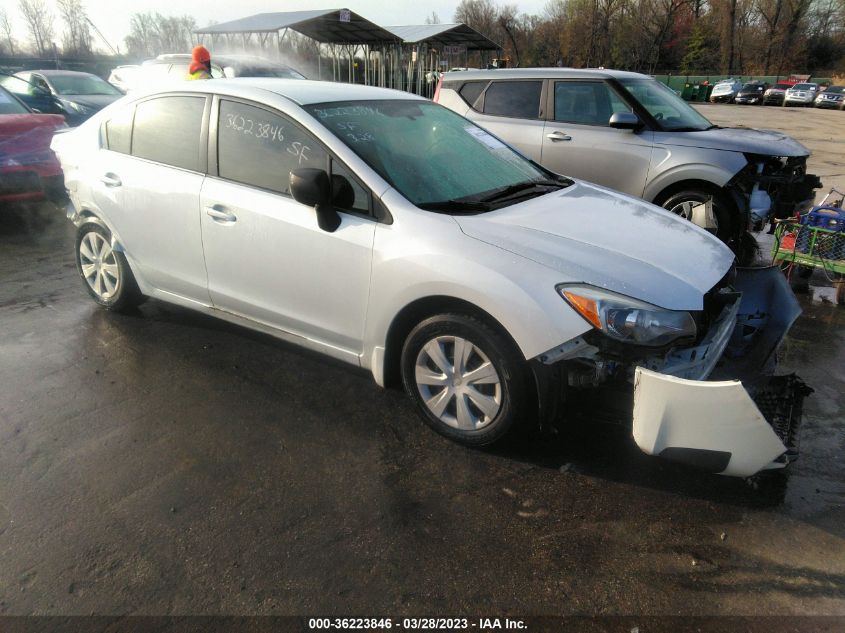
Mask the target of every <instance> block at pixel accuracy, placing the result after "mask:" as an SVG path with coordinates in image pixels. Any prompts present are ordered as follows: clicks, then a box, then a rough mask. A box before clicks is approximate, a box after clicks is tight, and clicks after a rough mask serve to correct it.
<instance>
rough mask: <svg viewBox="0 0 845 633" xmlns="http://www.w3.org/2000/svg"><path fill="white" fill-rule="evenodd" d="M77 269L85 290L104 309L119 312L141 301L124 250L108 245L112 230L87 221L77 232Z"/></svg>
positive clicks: (141, 297) (141, 298)
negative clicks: (122, 251)
mask: <svg viewBox="0 0 845 633" xmlns="http://www.w3.org/2000/svg"><path fill="white" fill-rule="evenodd" d="M76 270H77V272H79V276H80V277H81V278H82V281H83V283H84V284H85V289H86V290H88V294H90V295H91V298H93V299H94V301H96V302H97V303H98V304H100V305H101V306H102V307H104V308H105V309H107V310H114V311H115V312H120V311H124V310H127V309H129V308H134V307H135V306H138V305H140V304H141V303H143V302H144V300H145V297H144V295H142V294H141V291H140V290H139V289H138V284H137V283H136V282H135V277H134V276H133V275H132V270H131V269H130V268H129V263H128V262H127V261H126V257H124V256H123V253H121V252H119V251H116V250H114V249H113V248H112V245H111V234H110V233H109V232H108V231H107V230H106V229H104V228H103V227H102V226H100V225H99V224H94V223H93V222H89V223H87V224H83V225H82V226H81V227H79V231H77V233H76Z"/></svg>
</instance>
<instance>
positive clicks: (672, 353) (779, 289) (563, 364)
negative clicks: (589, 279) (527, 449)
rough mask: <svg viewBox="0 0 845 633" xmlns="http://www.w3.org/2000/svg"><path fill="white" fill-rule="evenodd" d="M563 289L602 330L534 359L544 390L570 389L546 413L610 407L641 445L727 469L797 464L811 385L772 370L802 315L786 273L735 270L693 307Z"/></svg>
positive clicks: (734, 472)
mask: <svg viewBox="0 0 845 633" xmlns="http://www.w3.org/2000/svg"><path fill="white" fill-rule="evenodd" d="M558 290H559V292H560V294H561V296H562V297H563V298H564V299H565V300H566V301H567V302H568V303H569V305H570V306H571V307H572V308H573V309H575V310H576V311H577V312H579V314H581V316H583V317H584V318H585V319H586V320H587V321H588V322H589V323H590V324H591V325H592V326H593V329H592V330H591V331H589V332H587V333H585V334H583V335H582V336H580V337H578V338H576V339H574V340H571V341H569V342H567V343H566V344H564V345H562V346H560V347H559V348H556V349H554V350H550V351H548V352H546V353H545V354H542V355H541V356H539V357H538V358H537V359H535V363H536V366H537V367H538V368H539V369H537V370H535V373H536V374H538V375H545V378H546V379H545V381H541V384H544V383H545V384H546V385H550V384H556V385H557V386H556V387H554V388H552V389H549V391H548V394H546V395H549V394H551V393H552V392H554V393H557V394H563V396H562V398H563V401H560V402H556V403H555V405H554V406H552V407H549V406H548V405H547V413H548V412H549V411H551V410H555V411H559V410H560V408H561V407H566V409H567V410H568V411H569V410H571V409H574V410H585V411H586V410H589V411H591V412H596V411H602V412H603V413H604V415H605V418H604V420H603V421H609V422H616V423H623V424H631V429H632V434H633V438H634V440H635V442H636V444H637V446H638V447H639V448H640V449H641V450H642V451H643V452H645V453H647V454H649V455H656V456H659V457H662V458H664V459H668V460H671V461H675V462H681V463H684V464H687V465H690V466H693V467H696V468H699V469H702V470H705V471H708V472H712V473H718V474H722V475H731V476H738V477H749V476H752V475H755V474H757V473H759V472H761V471H766V470H774V469H781V468H784V467H786V466H787V465H788V464H790V463H791V462H792V461H793V460H794V459H796V457H797V455H798V427H799V425H800V420H801V410H802V402H803V399H804V397H805V396H807V395H809V393H811V392H812V390H811V389H809V388H808V387H807V386H806V385H805V384H804V383H803V382H802V381H801V380H800V379H799V378H797V377H796V376H794V375H786V376H775V375H773V374H774V370H775V366H776V352H777V349H778V347H779V346H780V344H781V342H782V340H783V338H784V337H785V336H786V334H787V332H788V331H789V329H790V327H791V326H792V324H793V322H794V321H795V319H796V318H797V317H798V316H799V314H800V313H801V310H800V307H799V306H798V302H797V301H796V299H795V296H794V295H793V293H792V290H791V289H790V287H789V285H788V283H787V282H786V280H785V278H784V277H783V275H782V273H781V272H780V271H779V270H778V269H776V268H742V269H735V268H732V269H731V271H730V272H729V273H728V274H727V275H726V276H725V277H724V278H723V279H722V280H721V281H720V282H719V283H718V284H717V285H716V286H715V287H714V288H713V289H712V290H710V291H709V292H708V293H707V294H706V295H705V297H704V306H703V309H702V310H700V311H692V312H684V311H674V310H663V309H660V308H657V307H655V306H653V305H648V304H646V303H643V302H641V301H637V300H634V299H631V298H628V297H624V296H622V295H618V294H616V293H613V292H609V291H606V290H603V289H599V288H595V287H591V286H586V285H582V284H574V285H569V284H564V285H561V286H560V287H559V289H558ZM549 375H554V377H555V379H554V380H551V381H550V380H549V378H548V377H549ZM560 383H562V385H561V384H560ZM558 386H559V387H562V388H558ZM547 402H548V400H547Z"/></svg>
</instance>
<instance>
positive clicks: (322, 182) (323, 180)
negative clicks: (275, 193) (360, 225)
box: [290, 167, 340, 233]
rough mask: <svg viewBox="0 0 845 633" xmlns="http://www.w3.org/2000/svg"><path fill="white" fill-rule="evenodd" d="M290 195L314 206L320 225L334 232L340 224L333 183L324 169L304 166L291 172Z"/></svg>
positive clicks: (325, 229) (301, 202) (327, 230)
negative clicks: (335, 206) (333, 197)
mask: <svg viewBox="0 0 845 633" xmlns="http://www.w3.org/2000/svg"><path fill="white" fill-rule="evenodd" d="M290 195H292V196H293V199H294V200H296V201H297V202H299V203H300V204H304V205H308V206H309V207H314V209H315V210H316V211H317V224H318V226H319V227H320V228H321V229H323V230H324V231H326V232H328V233H333V232H334V231H336V230H337V227H339V226H340V216H339V215H338V214H337V211H335V209H334V206H333V205H332V185H331V182H330V181H329V175H328V174H327V173H326V172H325V171H324V170H322V169H314V168H311V167H303V168H301V169H294V170H293V171H292V172H290Z"/></svg>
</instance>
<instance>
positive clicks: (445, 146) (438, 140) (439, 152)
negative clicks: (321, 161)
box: [304, 100, 569, 212]
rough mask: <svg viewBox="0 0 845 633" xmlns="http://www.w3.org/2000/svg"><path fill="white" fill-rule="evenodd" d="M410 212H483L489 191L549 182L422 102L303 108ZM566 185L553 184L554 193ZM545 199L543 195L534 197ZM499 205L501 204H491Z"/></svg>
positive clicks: (485, 136) (535, 168) (468, 125)
mask: <svg viewBox="0 0 845 633" xmlns="http://www.w3.org/2000/svg"><path fill="white" fill-rule="evenodd" d="M304 107H305V110H307V111H308V112H309V113H310V114H311V115H313V116H314V117H315V118H317V119H318V120H319V121H320V122H321V123H322V124H323V125H324V126H326V128H328V129H329V130H330V131H331V132H332V133H333V134H334V135H335V136H337V137H338V138H339V139H340V140H341V141H343V142H344V143H345V144H346V145H348V146H349V147H350V148H351V149H352V151H354V152H355V153H356V154H357V155H358V156H360V157H361V158H362V159H363V160H364V161H365V162H366V163H367V164H368V165H369V166H370V167H372V168H373V169H374V170H375V171H376V172H378V174H379V175H380V176H381V177H382V178H384V179H385V180H386V181H387V182H389V183H390V184H391V185H393V187H395V188H396V189H397V190H398V191H399V192H400V193H401V194H402V195H403V196H405V197H406V198H407V199H408V200H410V201H411V202H412V203H414V204H415V205H417V206H423V205H424V206H428V205H431V206H432V208H435V207H436V206H437V204H438V203H440V204H442V203H444V202H445V203H449V204H445V205H443V208H442V210H460V209H459V208H458V205H457V204H455V203H457V202H461V203H463V204H464V205H465V208H464V209H463V210H466V211H470V210H472V211H475V212H479V211H484V210H487V209H489V208H492V205H491V206H487V205H488V200H489V199H490V194H491V192H497V191H504V190H509V189H510V188H512V187H514V186H519V187H520V188H521V187H522V185H525V186H526V187H529V188H530V187H531V186H532V185H533V184H534V183H535V182H536V183H537V185H538V187H541V186H546V183H547V182H548V181H549V179H550V178H551V179H553V178H556V177H555V176H554V175H552V174H550V173H549V172H547V171H545V170H544V169H542V168H541V167H540V166H539V165H535V164H534V163H532V162H531V161H529V160H528V159H526V158H524V157H523V156H522V155H520V154H518V153H517V152H516V151H514V150H513V149H511V148H510V147H508V146H507V145H505V144H504V143H502V142H501V141H500V140H498V139H497V138H495V137H494V136H492V135H490V134H489V133H488V132H486V131H485V130H483V129H481V128H480V127H478V126H476V125H475V124H474V123H472V122H470V121H467V120H466V119H464V118H463V117H462V116H459V115H457V114H455V113H454V112H452V111H451V110H447V109H446V108H444V107H443V106H440V105H437V104H435V103H431V102H427V101H416V100H414V101H410V100H396V101H348V102H333V103H322V104H314V105H309V106H304ZM566 184H569V182H568V181H555V182H554V183H553V185H552V186H555V187H557V188H560V187H562V186H564V185H566ZM540 193H545V192H540ZM499 206H501V205H499Z"/></svg>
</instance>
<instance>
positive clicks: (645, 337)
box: [557, 284, 696, 347]
mask: <svg viewBox="0 0 845 633" xmlns="http://www.w3.org/2000/svg"><path fill="white" fill-rule="evenodd" d="M557 291H558V292H559V293H560V296H561V297H563V298H564V299H565V300H566V302H567V303H569V305H570V306H572V307H573V308H574V309H575V311H576V312H578V314H580V315H581V316H582V317H584V319H586V320H587V322H588V323H590V325H592V326H593V327H594V328H596V329H597V330H600V331H601V332H602V333H604V334H606V335H607V336H609V337H610V338H613V339H616V340H617V341H622V342H625V343H635V344H637V345H648V346H653V347H657V346H661V345H666V344H668V343H671V342H672V341H674V340H677V339H679V338H695V335H696V327H695V321H693V318H692V315H691V314H690V313H689V312H682V311H677V310H664V309H662V308H658V307H657V306H653V305H651V304H649V303H645V302H643V301H637V300H636V299H632V298H630V297H626V296H624V295H618V294H616V293H614V292H609V291H607V290H601V289H600V288H594V287H592V286H584V285H565V284H564V285H561V286H558V287H557Z"/></svg>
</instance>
